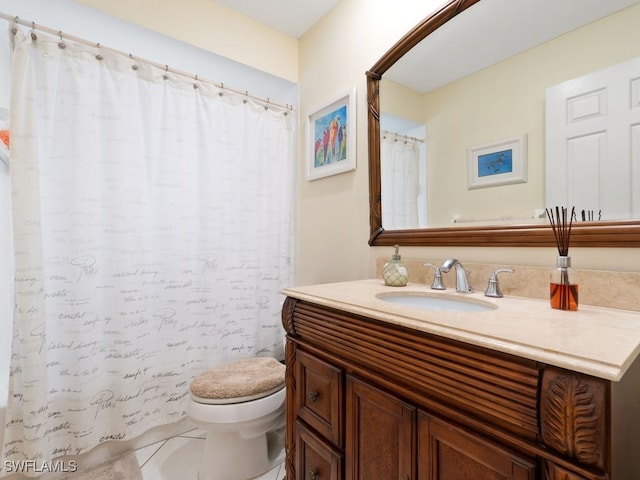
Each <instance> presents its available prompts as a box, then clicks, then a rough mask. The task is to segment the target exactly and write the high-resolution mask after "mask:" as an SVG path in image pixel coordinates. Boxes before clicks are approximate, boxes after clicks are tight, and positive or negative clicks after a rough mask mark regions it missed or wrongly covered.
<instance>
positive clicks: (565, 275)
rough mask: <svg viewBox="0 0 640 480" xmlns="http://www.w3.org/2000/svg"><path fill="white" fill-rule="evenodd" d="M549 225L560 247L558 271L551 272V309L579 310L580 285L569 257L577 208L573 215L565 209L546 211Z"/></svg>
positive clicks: (573, 210) (572, 211) (572, 210)
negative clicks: (572, 227)
mask: <svg viewBox="0 0 640 480" xmlns="http://www.w3.org/2000/svg"><path fill="white" fill-rule="evenodd" d="M545 210H546V212H547V217H548V218H549V223H551V228H552V230H553V236H554V237H555V240H556V245H557V247H558V259H557V262H556V267H557V268H556V269H555V270H554V271H552V272H551V282H550V286H549V290H550V292H549V293H550V299H551V307H552V308H557V309H560V310H577V309H578V285H577V283H576V281H575V271H574V270H573V269H572V268H571V257H570V256H569V243H570V240H571V226H572V225H573V219H574V218H575V207H573V208H572V209H571V213H570V214H568V211H567V209H566V208H565V207H562V208H561V207H555V212H554V209H549V208H547V209H545Z"/></svg>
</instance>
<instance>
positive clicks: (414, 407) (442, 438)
mask: <svg viewBox="0 0 640 480" xmlns="http://www.w3.org/2000/svg"><path fill="white" fill-rule="evenodd" d="M283 293H284V294H285V295H286V296H287V298H286V300H285V303H284V306H283V312H282V320H283V325H284V328H285V330H286V332H287V346H286V364H287V376H286V386H287V432H286V450H287V453H286V469H287V477H286V478H287V480H303V479H304V480H355V479H375V480H435V479H443V480H464V479H473V480H485V479H491V480H493V479H518V480H520V479H522V480H524V479H527V480H534V479H535V480H595V479H615V480H635V479H638V478H640V454H639V453H638V452H640V360H637V356H638V353H639V350H640V314H639V313H638V312H632V311H626V310H615V309H608V308H600V307H589V306H582V305H581V306H580V310H579V311H578V312H565V311H558V310H552V309H551V308H550V307H549V305H548V302H546V301H541V300H532V299H527V298H514V297H505V298H499V299H489V298H486V297H484V296H482V294H478V293H473V294H468V295H462V294H455V293H452V291H451V290H447V291H445V292H436V291H433V290H430V289H429V288H428V287H427V286H425V285H418V284H409V286H407V287H405V288H394V287H385V286H384V283H383V281H382V280H380V279H375V280H364V281H356V282H344V283H335V284H324V285H315V286H307V287H299V288H293V289H287V290H285V291H284V292H283ZM399 294H403V295H407V294H409V296H411V295H415V296H416V297H427V298H436V301H435V303H436V304H437V303H438V295H441V296H442V298H447V299H453V300H454V301H458V300H460V301H461V302H463V303H465V302H466V303H475V304H478V305H481V306H483V307H486V308H483V309H481V310H480V311H467V310H464V309H463V310H462V311H460V310H458V309H456V308H454V309H453V310H450V311H439V310H438V308H439V307H437V306H436V307H434V306H430V304H427V305H426V307H421V306H420V305H418V306H416V305H412V306H408V305H405V304H403V303H394V302H389V301H386V300H388V299H385V298H384V297H385V296H388V295H399ZM461 297H462V298H461ZM463 307H464V305H463Z"/></svg>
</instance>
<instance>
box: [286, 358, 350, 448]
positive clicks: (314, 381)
mask: <svg viewBox="0 0 640 480" xmlns="http://www.w3.org/2000/svg"><path fill="white" fill-rule="evenodd" d="M296 355H297V368H298V385H297V387H298V388H297V394H296V411H297V412H298V417H300V418H301V419H303V420H304V421H305V422H307V423H308V424H309V425H310V426H311V427H313V428H314V429H316V430H317V431H318V433H320V434H321V435H323V436H324V437H325V438H327V439H329V440H331V441H332V442H333V443H334V445H336V446H337V447H342V440H343V438H342V409H341V408H340V407H341V405H340V401H341V399H342V371H341V370H340V369H339V368H336V367H334V366H333V365H331V364H329V363H327V362H325V361H323V360H320V359H319V358H317V357H313V356H311V355H309V354H307V353H305V352H303V351H301V350H298V352H297V354H296Z"/></svg>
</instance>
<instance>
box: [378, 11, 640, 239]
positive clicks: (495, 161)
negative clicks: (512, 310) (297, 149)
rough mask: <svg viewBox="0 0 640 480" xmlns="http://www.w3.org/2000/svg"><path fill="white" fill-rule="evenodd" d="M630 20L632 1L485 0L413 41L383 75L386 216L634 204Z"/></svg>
mask: <svg viewBox="0 0 640 480" xmlns="http://www.w3.org/2000/svg"><path fill="white" fill-rule="evenodd" d="M639 23H640V4H639V3H638V1H637V0H608V1H607V2H602V1H600V0H563V2H557V0H518V1H515V2H514V1H513V0H482V1H480V2H478V3H477V4H475V5H473V6H471V7H469V8H468V9H467V10H466V11H464V12H463V13H461V14H460V15H458V16H456V17H455V18H453V19H452V20H450V21H449V22H447V24H445V25H444V26H443V27H441V28H439V29H438V30H436V31H435V32H434V33H432V34H431V35H429V36H428V37H427V38H426V39H425V40H423V41H422V42H421V43H420V44H419V45H418V46H416V47H414V48H413V49H412V50H411V51H410V52H409V53H408V54H406V55H405V56H403V57H402V58H401V59H400V60H399V61H398V62H396V63H395V64H394V65H393V66H392V67H391V68H390V69H389V70H387V71H386V72H385V73H384V74H383V77H382V80H381V82H380V112H381V115H380V130H381V132H380V143H381V147H380V157H381V164H380V176H381V201H382V226H383V228H384V229H385V230H395V229H415V228H424V227H426V226H437V227H441V226H453V225H461V226H463V225H474V224H483V225H493V224H523V223H545V222H546V218H545V216H544V208H545V207H546V206H549V205H571V206H575V208H576V210H577V211H578V215H579V216H578V218H577V220H582V219H584V220H586V221H588V220H599V219H600V220H618V219H629V218H638V217H640V173H639V172H640V80H637V79H638V78H640V61H639V60H638V58H639V57H640V29H639V28H637V25H638V24H639ZM634 79H636V80H634ZM583 212H584V216H583V214H582V213H583Z"/></svg>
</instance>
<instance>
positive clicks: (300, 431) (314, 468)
mask: <svg viewBox="0 0 640 480" xmlns="http://www.w3.org/2000/svg"><path fill="white" fill-rule="evenodd" d="M296 456H297V458H296V466H297V468H296V476H295V480H342V478H343V475H342V471H343V469H342V462H343V455H342V453H340V452H339V451H338V450H336V449H334V448H333V447H331V446H330V445H329V444H327V443H326V442H324V441H323V440H322V439H321V438H319V437H317V436H316V435H314V434H313V432H311V431H310V430H308V429H306V428H305V427H304V425H302V423H301V422H298V423H297V425H296Z"/></svg>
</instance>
